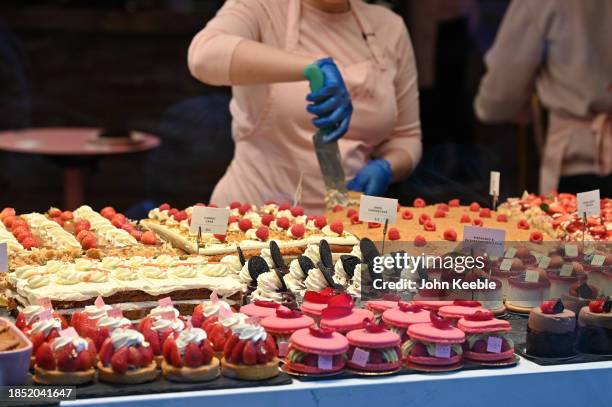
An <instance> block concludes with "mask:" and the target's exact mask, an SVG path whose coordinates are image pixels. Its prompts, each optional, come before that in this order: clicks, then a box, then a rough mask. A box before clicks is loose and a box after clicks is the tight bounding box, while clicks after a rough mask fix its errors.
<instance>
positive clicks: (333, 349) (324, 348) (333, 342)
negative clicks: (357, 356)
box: [291, 328, 349, 355]
mask: <svg viewBox="0 0 612 407" xmlns="http://www.w3.org/2000/svg"><path fill="white" fill-rule="evenodd" d="M291 347H294V348H296V349H298V350H301V351H303V352H307V353H315V354H319V355H337V354H340V353H344V352H346V351H347V350H348V348H349V343H348V340H347V339H346V338H345V337H344V336H342V335H341V334H339V333H337V332H332V334H331V336H330V337H329V338H320V337H318V336H314V335H312V334H311V333H310V329H309V328H304V329H299V330H297V331H295V332H294V333H293V334H292V335H291Z"/></svg>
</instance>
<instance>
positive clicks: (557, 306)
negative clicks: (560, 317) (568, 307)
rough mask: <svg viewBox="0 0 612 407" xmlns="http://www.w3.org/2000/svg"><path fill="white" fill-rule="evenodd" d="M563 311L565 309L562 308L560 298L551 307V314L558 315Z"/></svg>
mask: <svg viewBox="0 0 612 407" xmlns="http://www.w3.org/2000/svg"><path fill="white" fill-rule="evenodd" d="M564 309H565V307H564V306H563V301H561V298H557V302H555V306H554V307H553V312H554V313H555V314H560V313H562V312H563V310H564Z"/></svg>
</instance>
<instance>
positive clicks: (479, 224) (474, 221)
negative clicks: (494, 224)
mask: <svg viewBox="0 0 612 407" xmlns="http://www.w3.org/2000/svg"><path fill="white" fill-rule="evenodd" d="M472 225H474V226H478V227H480V226H482V225H483V222H482V219H474V220H473V221H472Z"/></svg>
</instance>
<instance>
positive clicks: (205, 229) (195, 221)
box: [189, 206, 230, 235]
mask: <svg viewBox="0 0 612 407" xmlns="http://www.w3.org/2000/svg"><path fill="white" fill-rule="evenodd" d="M229 215H230V211H229V210H227V209H225V208H209V207H207V206H195V207H194V208H193V212H192V214H191V226H190V228H189V232H190V233H191V234H197V233H198V229H199V228H202V233H212V234H215V235H224V234H226V233H227V220H228V219H229Z"/></svg>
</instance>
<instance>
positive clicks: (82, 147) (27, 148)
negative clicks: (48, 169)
mask: <svg viewBox="0 0 612 407" xmlns="http://www.w3.org/2000/svg"><path fill="white" fill-rule="evenodd" d="M100 132H101V129H99V128H74V127H67V128H34V129H25V130H17V131H5V132H0V151H7V152H12V153H20V154H34V155H40V156H45V157H48V158H50V159H52V160H53V161H54V162H56V163H58V164H59V165H60V166H61V167H62V169H63V171H64V209H70V210H74V209H76V208H77V207H79V206H80V205H82V204H83V202H84V196H85V192H84V191H85V177H84V169H85V168H86V167H87V166H89V165H91V163H92V161H95V160H96V159H98V158H100V157H104V156H115V155H121V154H133V153H141V152H146V151H150V150H153V149H155V148H157V147H159V145H160V144H161V141H160V139H159V137H157V136H154V135H152V134H146V133H140V132H133V133H132V137H133V139H134V142H131V143H121V144H110V143H101V142H99V141H98V140H99V139H98V138H97V136H98V134H100Z"/></svg>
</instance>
